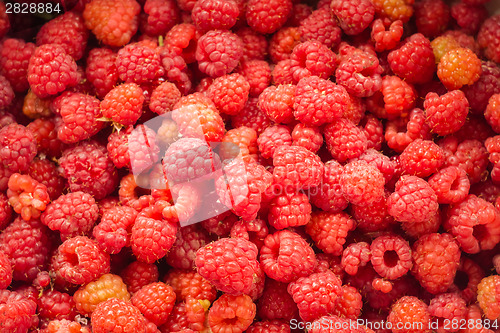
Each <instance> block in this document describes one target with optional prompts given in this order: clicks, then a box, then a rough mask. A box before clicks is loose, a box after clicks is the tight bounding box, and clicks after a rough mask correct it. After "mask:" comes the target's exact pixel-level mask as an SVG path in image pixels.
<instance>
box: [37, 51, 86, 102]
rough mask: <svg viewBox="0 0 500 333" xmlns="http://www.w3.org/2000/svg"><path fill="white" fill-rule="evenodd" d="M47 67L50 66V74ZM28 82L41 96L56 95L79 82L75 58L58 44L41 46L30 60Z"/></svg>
mask: <svg viewBox="0 0 500 333" xmlns="http://www.w3.org/2000/svg"><path fill="white" fill-rule="evenodd" d="M45 68H50V75H48V74H46V71H45ZM28 82H29V84H30V88H31V90H32V91H33V92H34V93H35V94H36V95H37V96H39V97H41V98H45V97H49V96H51V95H56V94H58V93H60V92H62V91H64V90H65V89H66V88H68V87H73V86H75V85H76V84H77V83H78V75H77V67H76V63H75V60H73V58H71V56H70V55H68V54H67V53H66V51H65V50H64V49H63V48H62V47H61V46H59V45H57V44H45V45H42V46H39V47H37V48H36V49H35V52H34V53H33V55H32V57H31V58H30V61H29V65H28Z"/></svg>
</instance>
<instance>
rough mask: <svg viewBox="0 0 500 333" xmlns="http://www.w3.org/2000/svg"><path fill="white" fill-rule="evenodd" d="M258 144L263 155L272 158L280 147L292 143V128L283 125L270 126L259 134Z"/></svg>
mask: <svg viewBox="0 0 500 333" xmlns="http://www.w3.org/2000/svg"><path fill="white" fill-rule="evenodd" d="M257 144H258V145H259V151H260V153H261V155H262V157H264V158H272V157H273V155H274V152H275V151H276V150H277V149H278V148H279V147H281V146H291V145H292V136H291V135H290V129H289V128H288V127H286V126H283V125H276V126H269V127H268V128H266V129H265V130H264V131H263V132H262V133H261V134H260V135H259V138H258V139H257Z"/></svg>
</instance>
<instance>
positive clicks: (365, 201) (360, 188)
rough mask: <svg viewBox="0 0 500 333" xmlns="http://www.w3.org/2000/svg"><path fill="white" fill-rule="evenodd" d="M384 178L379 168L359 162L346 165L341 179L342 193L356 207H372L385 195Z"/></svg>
mask: <svg viewBox="0 0 500 333" xmlns="http://www.w3.org/2000/svg"><path fill="white" fill-rule="evenodd" d="M384 184H385V180H384V176H383V175H382V173H381V172H380V171H379V170H378V169H377V167H375V166H373V165H372V164H369V163H368V162H365V161H362V160H358V161H352V162H349V163H347V164H346V165H344V172H343V173H342V176H341V177H340V185H341V188H342V193H344V196H345V197H346V199H347V201H349V202H350V203H352V204H355V205H358V206H360V205H370V204H371V203H372V202H375V201H378V200H379V199H380V198H381V197H382V196H383V195H384Z"/></svg>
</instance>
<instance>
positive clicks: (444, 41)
mask: <svg viewBox="0 0 500 333" xmlns="http://www.w3.org/2000/svg"><path fill="white" fill-rule="evenodd" d="M431 46H432V51H433V52H434V58H435V59H436V63H438V64H439V62H440V61H441V58H442V57H443V56H444V55H445V54H446V53H448V51H451V50H454V49H458V48H459V47H460V44H459V43H458V42H457V41H456V40H455V38H453V37H452V36H445V35H441V36H439V37H436V38H434V39H433V40H432V42H431Z"/></svg>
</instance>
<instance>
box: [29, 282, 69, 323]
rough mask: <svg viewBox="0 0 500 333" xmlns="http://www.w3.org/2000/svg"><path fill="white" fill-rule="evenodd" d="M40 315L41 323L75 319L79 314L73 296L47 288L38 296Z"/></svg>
mask: <svg viewBox="0 0 500 333" xmlns="http://www.w3.org/2000/svg"><path fill="white" fill-rule="evenodd" d="M36 302H37V304H38V316H39V318H40V321H41V325H43V324H44V323H46V322H48V321H52V320H64V319H66V320H73V319H75V316H76V315H77V314H78V313H77V311H76V307H75V301H74V300H73V297H72V296H71V295H69V294H67V293H64V292H59V291H57V290H46V291H43V293H42V294H40V295H39V296H38V299H37V300H36Z"/></svg>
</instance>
